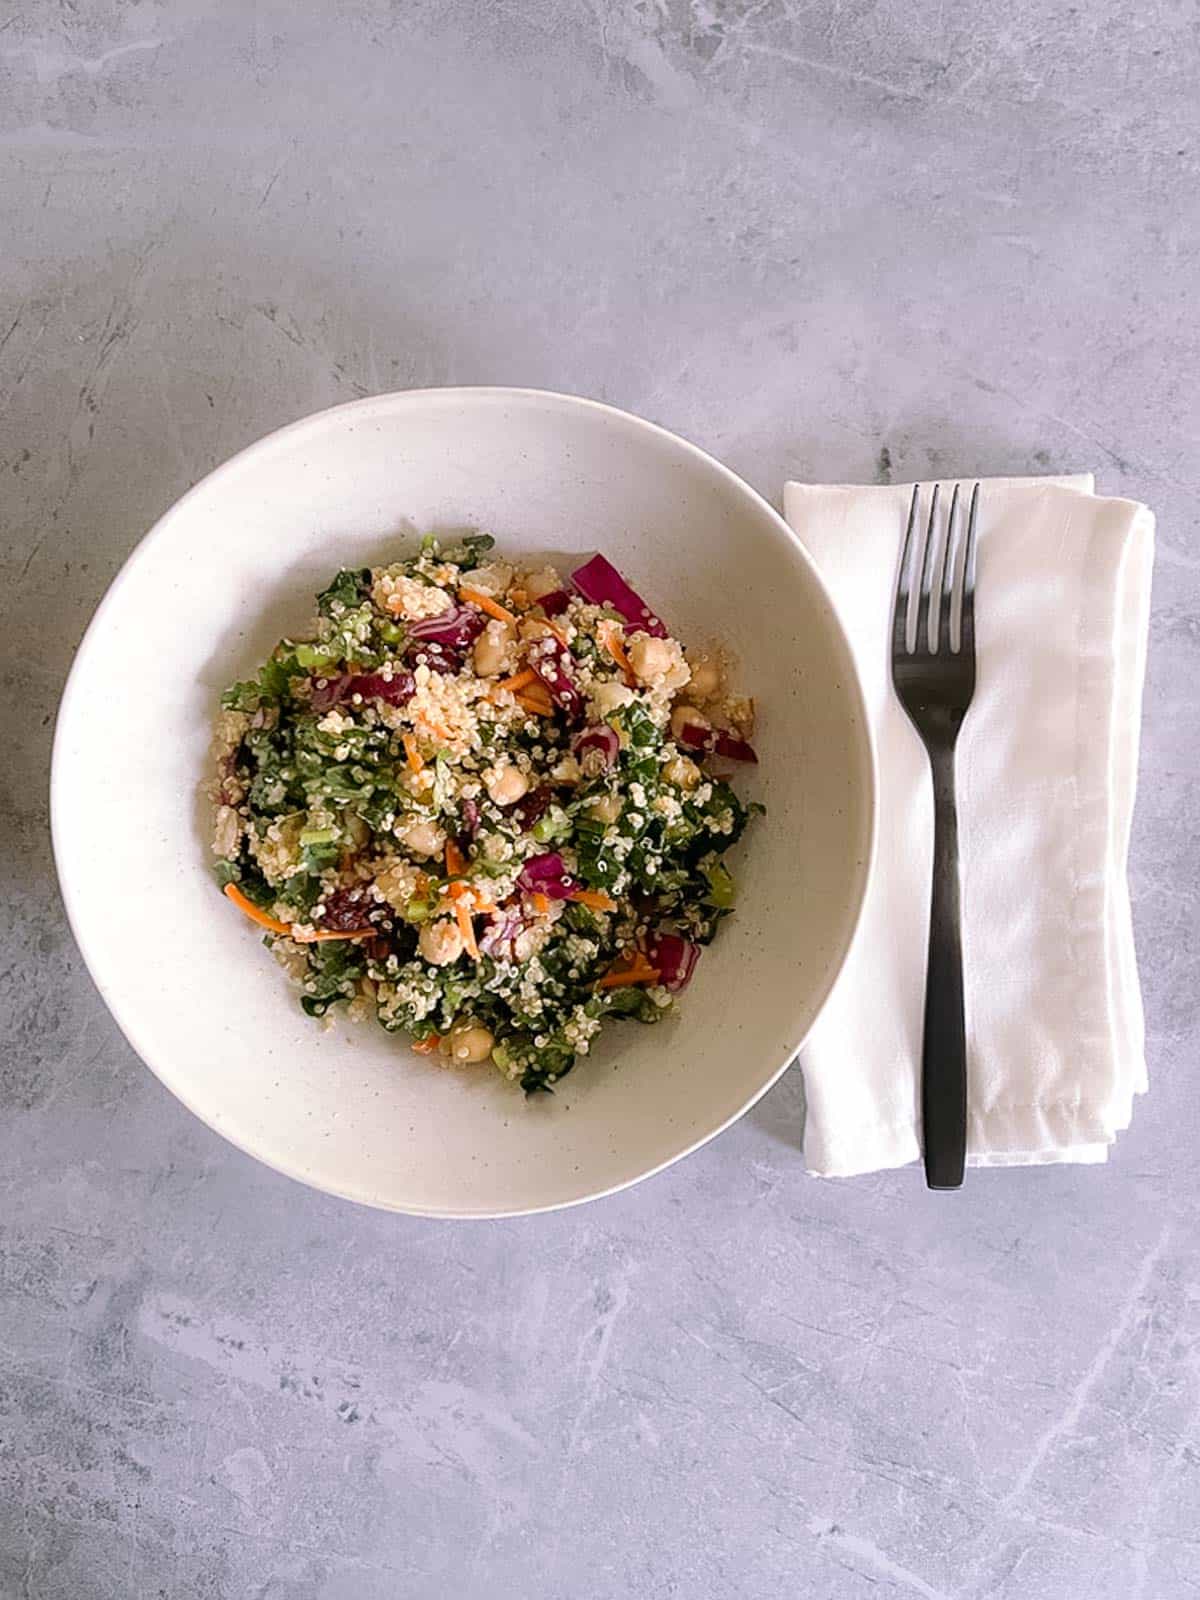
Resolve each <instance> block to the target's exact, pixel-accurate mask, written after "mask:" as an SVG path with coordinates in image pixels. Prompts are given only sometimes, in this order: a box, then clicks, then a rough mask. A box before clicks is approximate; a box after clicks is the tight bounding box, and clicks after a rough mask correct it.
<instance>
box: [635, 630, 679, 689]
mask: <svg viewBox="0 0 1200 1600" xmlns="http://www.w3.org/2000/svg"><path fill="white" fill-rule="evenodd" d="M629 665H630V666H631V667H632V668H633V670H634V671H635V672H636V673H637V675H638V677H639V678H640V679H641V680H642V682H643V683H653V682H654V681H655V680H656V679H657V678H661V677H662V676H663V675H664V674H665V673H667V672H669V671H670V669H671V651H670V649H669V648H668V645H667V641H666V640H665V639H656V638H654V636H653V635H652V634H649V633H635V634H634V636H633V638H632V639H631V640H630V642H629Z"/></svg>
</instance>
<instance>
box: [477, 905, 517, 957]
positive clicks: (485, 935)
mask: <svg viewBox="0 0 1200 1600" xmlns="http://www.w3.org/2000/svg"><path fill="white" fill-rule="evenodd" d="M524 926H525V923H524V921H523V920H522V918H521V916H520V915H519V914H518V913H517V912H515V911H497V912H496V913H495V914H494V915H493V917H492V919H491V921H490V922H489V923H488V925H487V927H486V928H485V929H484V930H483V932H482V933H481V934H480V936H479V949H480V951H481V952H482V954H483V955H485V956H491V958H492V960H493V961H498V960H501V959H503V958H505V957H511V956H512V953H513V948H512V947H513V941H514V940H515V939H516V937H517V935H518V934H519V933H520V932H521V930H522V929H523V928H524Z"/></svg>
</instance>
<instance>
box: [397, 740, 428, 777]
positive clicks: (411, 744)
mask: <svg viewBox="0 0 1200 1600" xmlns="http://www.w3.org/2000/svg"><path fill="white" fill-rule="evenodd" d="M400 737H401V739H402V741H403V743H404V754H405V756H407V758H408V766H409V771H410V772H420V771H421V769H422V768H423V767H424V765H425V762H424V761H423V760H422V758H421V752H420V751H419V750H418V749H417V741H416V739H415V737H414V736H413V735H412V734H411V733H404V734H401V736H400Z"/></svg>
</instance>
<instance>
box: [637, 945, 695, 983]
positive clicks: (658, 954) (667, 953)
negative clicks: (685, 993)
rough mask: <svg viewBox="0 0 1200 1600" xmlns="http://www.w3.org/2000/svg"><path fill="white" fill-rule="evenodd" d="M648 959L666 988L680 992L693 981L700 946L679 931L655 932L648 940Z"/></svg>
mask: <svg viewBox="0 0 1200 1600" xmlns="http://www.w3.org/2000/svg"><path fill="white" fill-rule="evenodd" d="M646 959H647V960H648V961H649V963H650V965H651V966H652V967H653V968H654V969H655V971H656V972H657V973H658V981H659V982H660V983H661V984H662V986H663V988H664V989H669V990H670V991H671V993H672V994H678V993H679V991H680V990H681V989H686V988H687V986H688V984H689V983H690V982H691V981H692V973H693V972H695V970H696V963H697V961H699V959H700V946H699V945H698V944H692V943H691V942H690V940H688V939H681V938H680V936H679V935H678V934H677V933H653V934H651V935H650V938H649V939H648V940H647V941H646Z"/></svg>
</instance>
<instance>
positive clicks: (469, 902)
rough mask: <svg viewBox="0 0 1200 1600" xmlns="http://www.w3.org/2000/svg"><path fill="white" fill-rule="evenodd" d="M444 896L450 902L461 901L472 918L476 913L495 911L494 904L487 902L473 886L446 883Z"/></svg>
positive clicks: (485, 897)
mask: <svg viewBox="0 0 1200 1600" xmlns="http://www.w3.org/2000/svg"><path fill="white" fill-rule="evenodd" d="M446 895H447V898H448V899H450V900H461V901H462V902H463V904H464V905H466V906H468V907H469V909H470V911H471V914H472V916H474V915H475V914H476V913H477V912H484V911H495V909H496V907H495V904H494V902H493V901H491V900H489V899H488V897H487V896H486V895H485V894H481V893H480V892H479V890H478V889H476V888H475V887H474V885H473V884H469V883H462V882H458V883H448V884H447V885H446Z"/></svg>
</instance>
